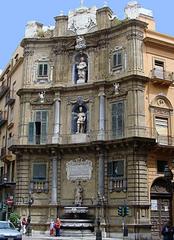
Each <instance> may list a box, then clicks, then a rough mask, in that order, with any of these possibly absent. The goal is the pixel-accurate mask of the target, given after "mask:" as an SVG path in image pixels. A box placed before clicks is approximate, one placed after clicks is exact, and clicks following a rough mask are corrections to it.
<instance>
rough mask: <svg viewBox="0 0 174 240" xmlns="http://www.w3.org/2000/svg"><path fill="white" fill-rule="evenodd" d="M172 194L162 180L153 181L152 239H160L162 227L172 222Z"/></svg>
mask: <svg viewBox="0 0 174 240" xmlns="http://www.w3.org/2000/svg"><path fill="white" fill-rule="evenodd" d="M171 203H172V193H171V189H170V185H169V184H167V182H166V181H165V180H164V179H163V178H159V179H157V180H155V182H154V183H153V185H152V187H151V224H152V239H161V238H162V236H161V230H162V227H163V225H164V224H165V223H166V222H168V221H171V220H172V217H171V213H172V209H171V207H172V205H171Z"/></svg>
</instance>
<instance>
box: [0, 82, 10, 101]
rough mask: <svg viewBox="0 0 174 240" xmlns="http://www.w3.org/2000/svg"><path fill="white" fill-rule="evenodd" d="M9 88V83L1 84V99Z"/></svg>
mask: <svg viewBox="0 0 174 240" xmlns="http://www.w3.org/2000/svg"><path fill="white" fill-rule="evenodd" d="M8 90H9V87H8V86H7V85H5V84H4V85H1V86H0V99H1V98H2V97H3V96H4V95H5V94H6V92H7V91H8Z"/></svg>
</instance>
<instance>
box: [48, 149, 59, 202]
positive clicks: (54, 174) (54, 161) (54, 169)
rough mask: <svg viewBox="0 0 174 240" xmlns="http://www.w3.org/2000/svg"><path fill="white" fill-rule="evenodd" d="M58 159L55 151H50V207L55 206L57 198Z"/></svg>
mask: <svg viewBox="0 0 174 240" xmlns="http://www.w3.org/2000/svg"><path fill="white" fill-rule="evenodd" d="M58 159H59V155H58V154H57V152H56V151H55V150H52V151H51V169H50V179H51V202H50V204H51V205H56V204H57V198H58V179H57V178H58Z"/></svg>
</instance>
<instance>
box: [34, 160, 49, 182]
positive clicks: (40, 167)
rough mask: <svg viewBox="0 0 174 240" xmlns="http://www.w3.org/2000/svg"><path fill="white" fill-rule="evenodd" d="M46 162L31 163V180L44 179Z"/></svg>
mask: <svg viewBox="0 0 174 240" xmlns="http://www.w3.org/2000/svg"><path fill="white" fill-rule="evenodd" d="M46 177H47V176H46V164H44V163H34V164H33V180H42V181H45V180H46Z"/></svg>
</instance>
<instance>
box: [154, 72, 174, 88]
mask: <svg viewBox="0 0 174 240" xmlns="http://www.w3.org/2000/svg"><path fill="white" fill-rule="evenodd" d="M150 78H151V81H152V82H153V83H154V84H160V85H163V86H170V85H172V84H173V82H174V73H173V72H168V71H165V70H163V71H162V70H159V69H155V68H153V69H152V70H151V73H150Z"/></svg>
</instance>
